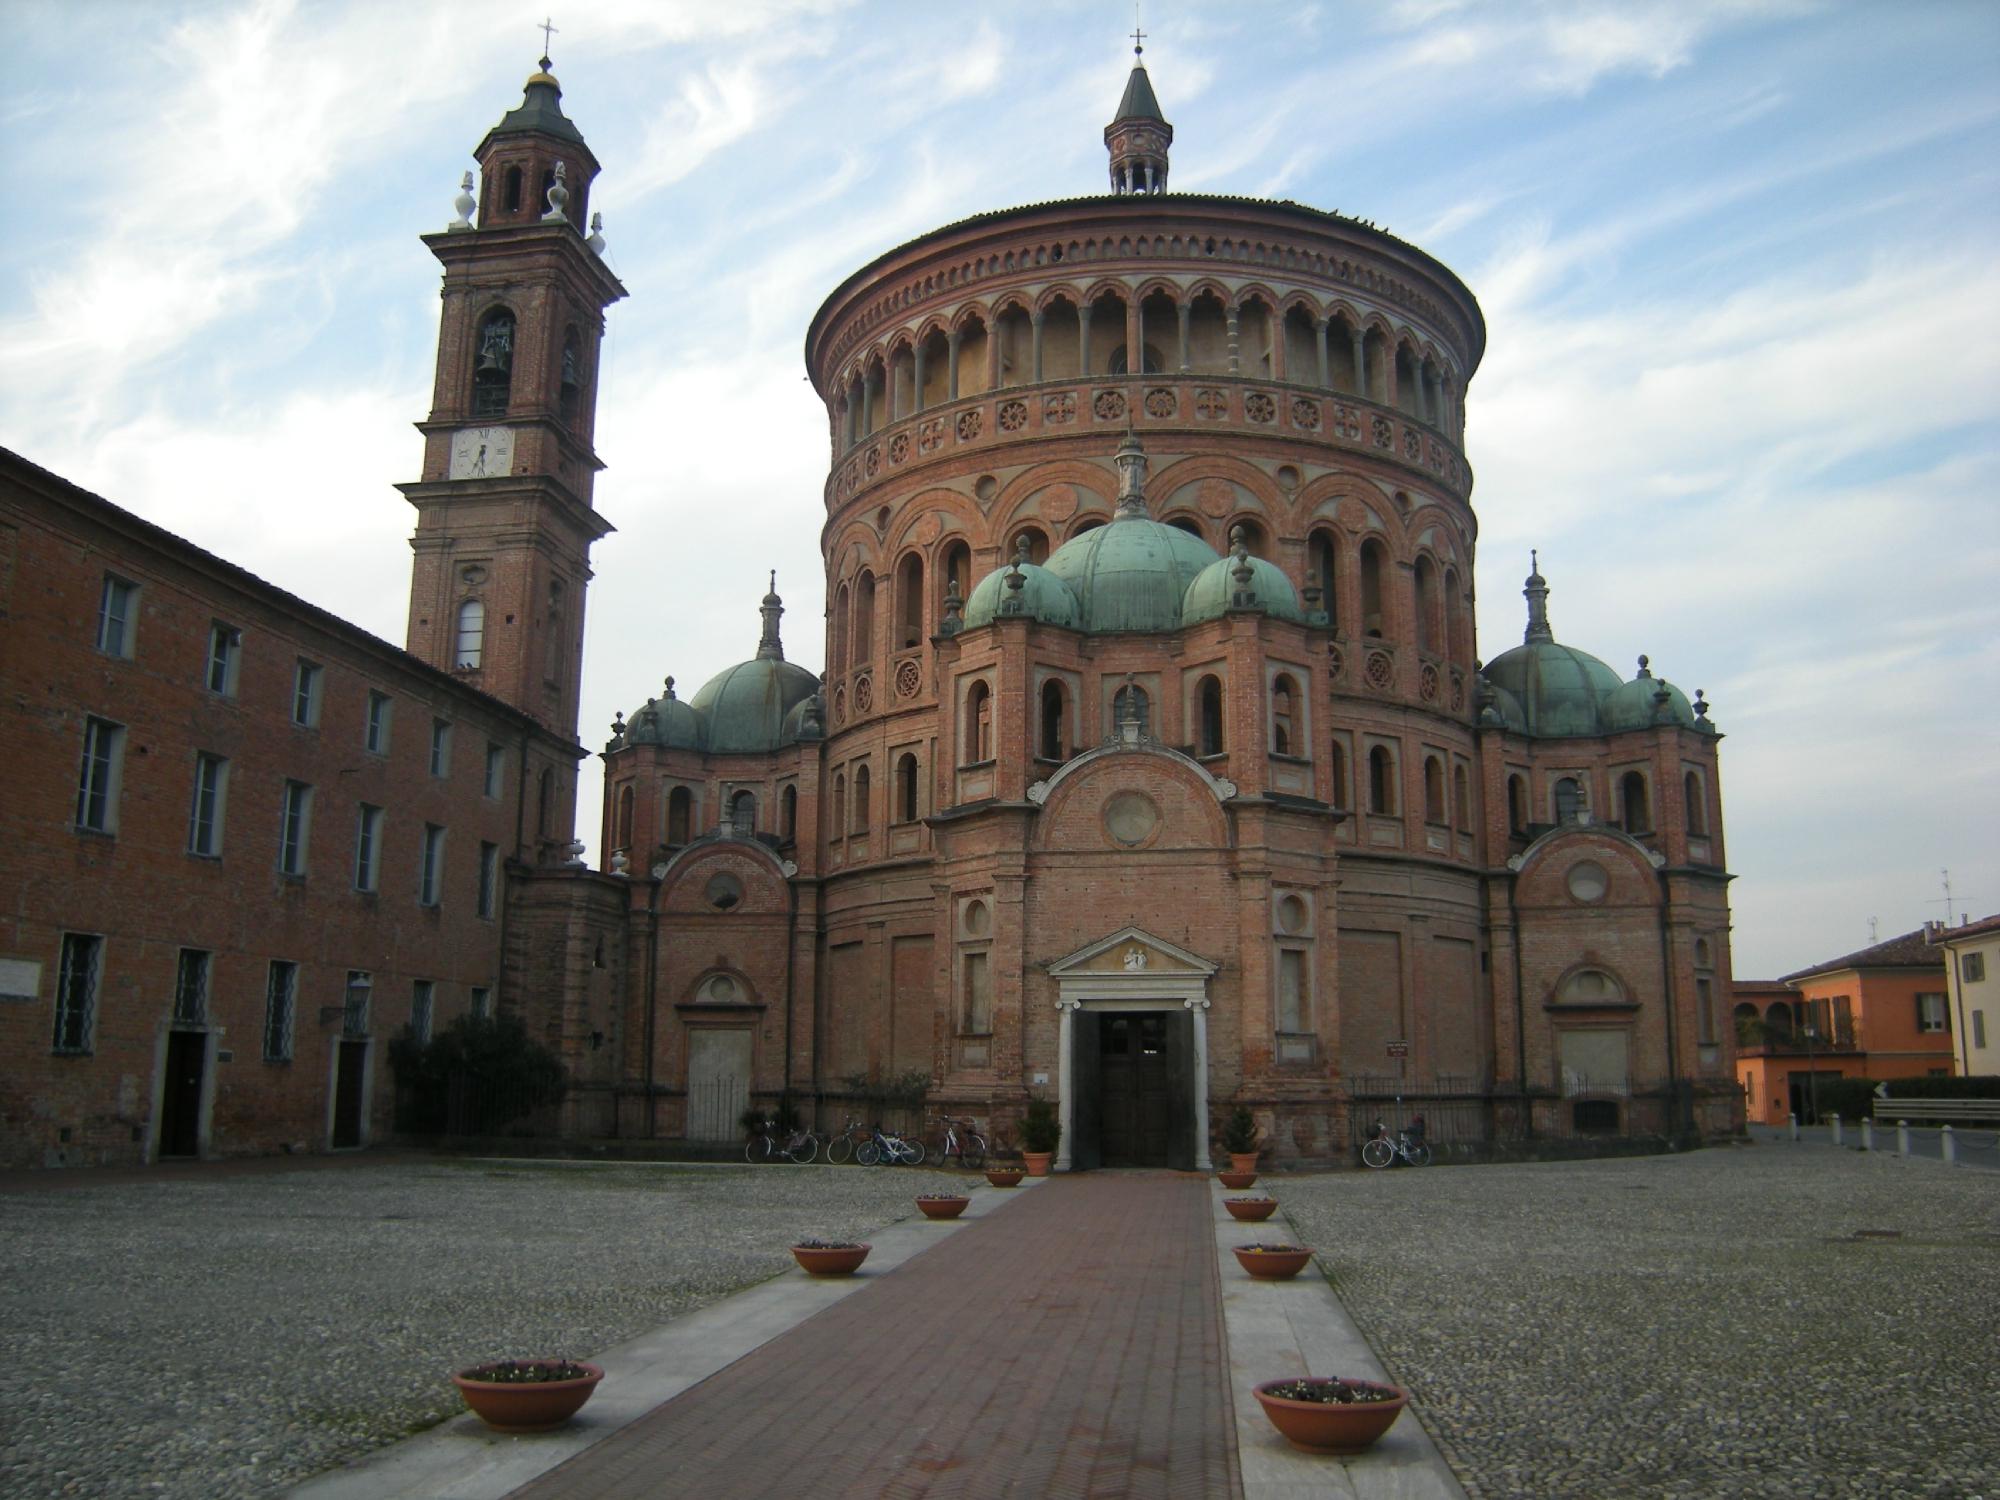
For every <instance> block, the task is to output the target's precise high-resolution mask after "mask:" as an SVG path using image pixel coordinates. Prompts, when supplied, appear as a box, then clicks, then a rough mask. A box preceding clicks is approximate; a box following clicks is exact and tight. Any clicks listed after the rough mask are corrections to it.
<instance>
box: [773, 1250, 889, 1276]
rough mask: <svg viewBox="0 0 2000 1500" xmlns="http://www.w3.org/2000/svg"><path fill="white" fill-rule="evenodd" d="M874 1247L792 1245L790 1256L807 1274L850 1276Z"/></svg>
mask: <svg viewBox="0 0 2000 1500" xmlns="http://www.w3.org/2000/svg"><path fill="white" fill-rule="evenodd" d="M874 1248H875V1247H874V1246H873V1245H856V1246H854V1248H853V1249H851V1250H808V1249H807V1248H806V1247H805V1246H803V1245H794V1246H792V1258H793V1259H794V1260H796V1261H797V1262H798V1263H799V1269H800V1270H802V1271H804V1272H805V1273H806V1274H807V1275H808V1276H852V1275H853V1274H854V1273H855V1271H857V1270H858V1269H860V1266H861V1262H863V1261H864V1260H866V1259H868V1252H869V1251H870V1250H872V1249H874Z"/></svg>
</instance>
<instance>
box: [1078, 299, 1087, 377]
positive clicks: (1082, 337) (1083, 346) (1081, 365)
mask: <svg viewBox="0 0 2000 1500" xmlns="http://www.w3.org/2000/svg"><path fill="white" fill-rule="evenodd" d="M1076 374H1077V378H1078V379H1079V380H1088V379H1089V378H1090V308H1089V306H1088V305H1087V304H1086V305H1084V306H1081V307H1079V308H1077V310H1076Z"/></svg>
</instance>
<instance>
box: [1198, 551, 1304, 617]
mask: <svg viewBox="0 0 2000 1500" xmlns="http://www.w3.org/2000/svg"><path fill="white" fill-rule="evenodd" d="M1243 561H1244V562H1245V563H1247V564H1249V567H1250V582H1249V593H1250V596H1251V598H1252V599H1253V600H1254V601H1255V604H1256V608H1258V609H1260V610H1262V611H1263V612H1264V613H1265V614H1267V615H1270V616H1271V617H1272V618H1273V619H1278V620H1290V621H1292V622H1293V623H1294V624H1299V625H1302V624H1304V623H1305V618H1306V617H1305V613H1304V611H1303V610H1301V609H1300V608H1299V596H1298V594H1297V593H1296V592H1295V591H1294V590H1293V588H1292V580H1291V579H1289V578H1287V577H1286V576H1285V575H1284V572H1283V570H1282V569H1280V568H1279V567H1278V566H1277V564H1275V563H1268V562H1265V561H1264V559H1263V558H1261V557H1245V558H1244V559H1243ZM1236 587H1237V583H1236V559H1235V558H1233V557H1219V558H1217V559H1216V560H1215V561H1214V562H1212V563H1210V564H1209V565H1208V566H1207V567H1205V568H1203V569H1202V570H1201V571H1200V572H1199V573H1197V574H1196V575H1195V579H1194V582H1193V583H1191V584H1189V585H1188V588H1187V593H1186V594H1185V595H1183V596H1182V598H1181V624H1183V625H1199V624H1201V622H1202V621H1204V620H1219V619H1221V618H1222V616H1224V615H1225V614H1227V613H1228V612H1229V609H1230V606H1231V603H1232V601H1234V599H1235V598H1236Z"/></svg>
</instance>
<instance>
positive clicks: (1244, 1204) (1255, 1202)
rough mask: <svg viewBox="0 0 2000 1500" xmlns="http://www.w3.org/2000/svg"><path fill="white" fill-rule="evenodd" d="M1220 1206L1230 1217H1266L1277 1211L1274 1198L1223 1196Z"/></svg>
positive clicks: (1276, 1203) (1276, 1202) (1276, 1201)
mask: <svg viewBox="0 0 2000 1500" xmlns="http://www.w3.org/2000/svg"><path fill="white" fill-rule="evenodd" d="M1222 1206H1223V1207H1224V1208H1226V1209H1228V1210H1229V1216H1230V1217H1231V1218H1232V1219H1268V1218H1270V1217H1271V1215H1272V1214H1274V1213H1276V1212H1277V1211H1278V1200H1277V1199H1276V1198H1224V1199H1223V1200H1222Z"/></svg>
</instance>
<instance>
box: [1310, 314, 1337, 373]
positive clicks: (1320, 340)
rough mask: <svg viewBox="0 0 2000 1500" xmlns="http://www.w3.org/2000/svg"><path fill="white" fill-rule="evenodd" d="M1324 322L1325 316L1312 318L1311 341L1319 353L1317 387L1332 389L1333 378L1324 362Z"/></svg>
mask: <svg viewBox="0 0 2000 1500" xmlns="http://www.w3.org/2000/svg"><path fill="white" fill-rule="evenodd" d="M1326 322H1327V320H1326V319H1325V318H1315V319H1313V343H1314V346H1315V348H1316V349H1317V352H1318V354H1319V388H1320V389H1321V390H1323V391H1330V390H1332V389H1333V378H1332V374H1331V372H1330V370H1329V369H1328V367H1327V362H1326Z"/></svg>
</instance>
